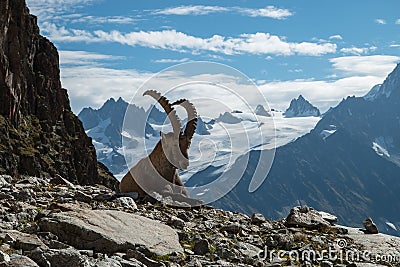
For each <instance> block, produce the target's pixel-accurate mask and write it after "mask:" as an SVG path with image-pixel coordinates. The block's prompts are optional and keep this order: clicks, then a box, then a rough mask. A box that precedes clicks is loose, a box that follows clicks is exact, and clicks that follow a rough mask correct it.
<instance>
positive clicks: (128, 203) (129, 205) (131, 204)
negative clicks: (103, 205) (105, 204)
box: [116, 197, 137, 210]
mask: <svg viewBox="0 0 400 267" xmlns="http://www.w3.org/2000/svg"><path fill="white" fill-rule="evenodd" d="M116 201H117V202H118V203H119V204H120V205H121V206H123V207H124V208H126V209H130V210H136V209H137V205H136V203H135V201H134V200H133V199H132V198H131V197H120V198H117V200H116Z"/></svg>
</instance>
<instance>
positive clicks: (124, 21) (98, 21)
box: [61, 15, 136, 24]
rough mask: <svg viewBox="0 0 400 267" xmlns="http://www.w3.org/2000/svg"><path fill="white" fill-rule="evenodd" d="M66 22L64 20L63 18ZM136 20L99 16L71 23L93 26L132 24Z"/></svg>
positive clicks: (74, 20)
mask: <svg viewBox="0 0 400 267" xmlns="http://www.w3.org/2000/svg"><path fill="white" fill-rule="evenodd" d="M61 19H64V20H65V17H64V18H61ZM135 21H136V20H135V19H133V18H131V17H124V16H106V17H97V16H83V15H82V16H80V17H77V18H75V19H71V20H70V22H71V23H92V24H105V23H109V24H131V23H134V22H135Z"/></svg>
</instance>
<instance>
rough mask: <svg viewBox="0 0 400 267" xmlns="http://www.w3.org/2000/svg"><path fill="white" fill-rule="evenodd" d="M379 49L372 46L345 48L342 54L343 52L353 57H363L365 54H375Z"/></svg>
mask: <svg viewBox="0 0 400 267" xmlns="http://www.w3.org/2000/svg"><path fill="white" fill-rule="evenodd" d="M376 49H377V47H376V46H370V47H355V46H352V47H345V48H342V49H340V52H343V53H345V54H352V55H363V54H368V53H370V52H373V51H375V50H376Z"/></svg>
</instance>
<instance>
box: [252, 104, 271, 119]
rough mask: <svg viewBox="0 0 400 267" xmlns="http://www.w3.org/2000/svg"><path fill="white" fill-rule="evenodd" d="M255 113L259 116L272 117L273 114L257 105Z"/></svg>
mask: <svg viewBox="0 0 400 267" xmlns="http://www.w3.org/2000/svg"><path fill="white" fill-rule="evenodd" d="M255 113H256V115H258V116H264V117H271V114H270V113H269V112H268V111H266V110H265V108H264V106H263V105H257V107H256V110H255Z"/></svg>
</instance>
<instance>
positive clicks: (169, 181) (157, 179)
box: [120, 91, 197, 197]
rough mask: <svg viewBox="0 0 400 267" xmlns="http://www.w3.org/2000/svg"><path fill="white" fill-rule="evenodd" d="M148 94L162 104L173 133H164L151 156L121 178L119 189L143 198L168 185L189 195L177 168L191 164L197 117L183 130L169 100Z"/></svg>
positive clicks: (154, 94)
mask: <svg viewBox="0 0 400 267" xmlns="http://www.w3.org/2000/svg"><path fill="white" fill-rule="evenodd" d="M145 94H147V95H150V96H152V97H153V98H156V99H157V100H158V101H159V103H160V104H161V105H162V106H163V108H164V110H165V111H166V112H167V114H168V116H169V119H170V121H171V123H172V125H173V128H174V132H173V133H167V134H163V133H161V140H160V141H159V142H158V143H157V145H156V146H155V148H154V149H153V151H152V152H151V153H150V155H149V156H147V157H145V158H143V159H141V160H140V161H139V162H138V163H137V164H136V165H135V166H133V167H132V168H131V169H130V171H129V172H128V173H127V174H126V175H125V176H124V177H123V178H122V181H121V183H120V190H121V192H138V193H139V196H140V197H144V196H146V195H147V194H148V193H149V192H157V193H159V194H163V191H164V190H165V189H166V188H168V185H169V186H170V187H171V188H172V193H180V194H182V195H184V196H185V197H189V193H188V191H187V190H186V188H185V186H184V184H183V182H182V180H181V178H180V177H179V175H178V171H177V169H178V168H179V169H187V167H188V166H189V157H188V150H189V146H190V143H191V139H192V137H193V134H194V130H195V129H196V122H197V117H196V118H194V119H191V120H194V122H190V123H189V124H188V125H189V127H188V126H187V127H186V130H185V132H182V128H181V124H180V121H179V118H178V117H177V116H176V111H175V110H174V109H173V107H172V105H170V104H169V102H168V100H167V99H166V98H165V97H161V95H160V94H159V93H157V92H155V91H147V92H146V93H145ZM186 102H187V103H189V102H188V101H186ZM189 104H190V103H189ZM190 105H191V104H190ZM184 107H185V106H184ZM185 108H187V107H185ZM192 108H193V112H192V113H193V114H194V115H197V114H196V111H195V109H194V107H193V106H192ZM187 110H188V109H187ZM188 113H189V111H188ZM192 113H191V114H192ZM178 145H179V147H178Z"/></svg>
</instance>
